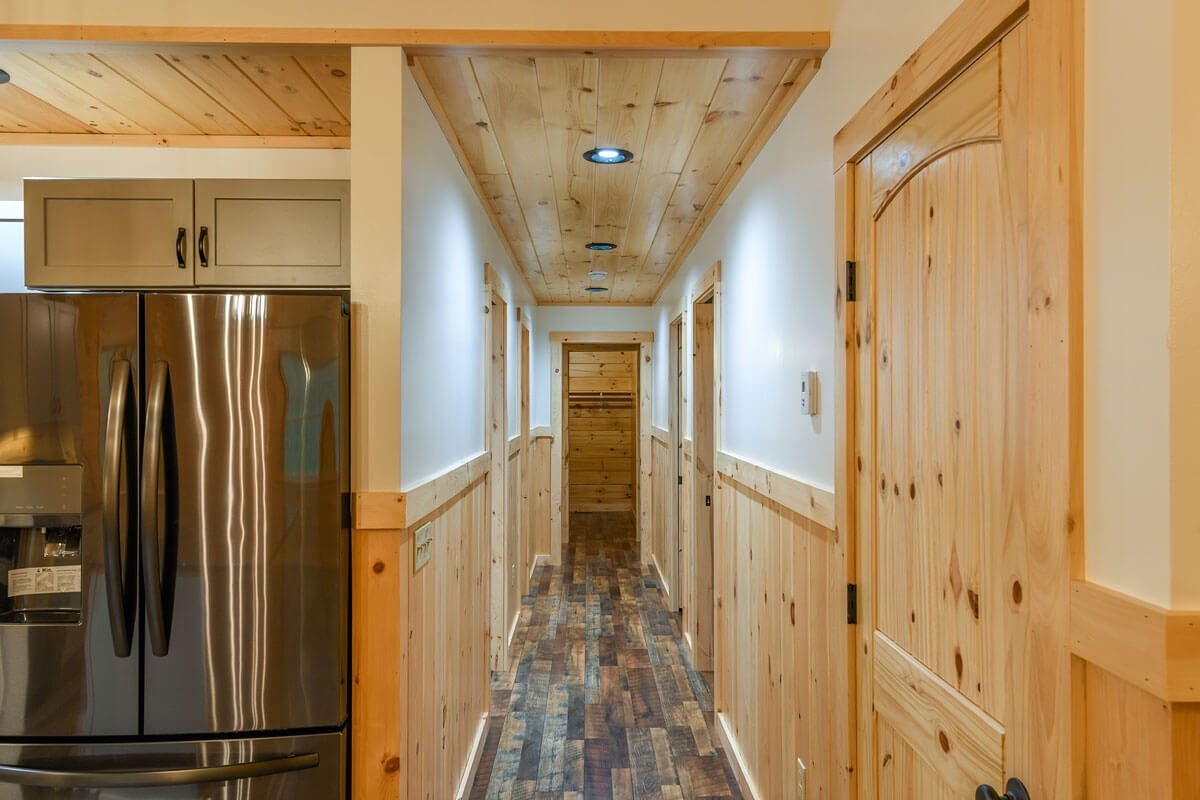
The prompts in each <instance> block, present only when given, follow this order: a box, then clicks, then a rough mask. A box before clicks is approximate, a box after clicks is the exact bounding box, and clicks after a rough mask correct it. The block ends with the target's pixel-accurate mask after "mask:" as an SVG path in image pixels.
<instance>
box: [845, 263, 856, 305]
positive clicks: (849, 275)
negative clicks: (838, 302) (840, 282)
mask: <svg viewBox="0 0 1200 800" xmlns="http://www.w3.org/2000/svg"><path fill="white" fill-rule="evenodd" d="M857 272H858V262H857V261H847V262H846V302H847V303H853V302H854V301H856V300H858V275H857V274H856V273H857Z"/></svg>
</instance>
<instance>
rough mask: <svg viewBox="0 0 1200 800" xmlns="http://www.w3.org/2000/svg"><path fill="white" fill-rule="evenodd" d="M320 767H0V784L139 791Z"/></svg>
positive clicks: (311, 760) (281, 762)
mask: <svg viewBox="0 0 1200 800" xmlns="http://www.w3.org/2000/svg"><path fill="white" fill-rule="evenodd" d="M320 763H321V757H320V756H319V755H317V754H316V753H299V754H296V755H288V756H273V757H270V758H263V759H258V760H254V761H243V762H239V763H236V764H223V765H220V766H215V767H184V768H181V769H150V770H121V771H111V772H110V771H107V770H97V771H93V770H70V769H42V768H34V767H21V766H16V765H11V764H0V784H5V783H10V784H16V785H18V786H44V787H49V788H54V789H75V788H85V787H86V788H102V789H114V788H123V789H124V788H138V787H148V786H190V785H193V784H199V783H213V782H216V781H236V780H242V779H244V778H261V777H265V776H267V775H278V774H280V773H282V772H298V771H300V770H303V769H312V768H313V767H316V766H318V765H319V764H320Z"/></svg>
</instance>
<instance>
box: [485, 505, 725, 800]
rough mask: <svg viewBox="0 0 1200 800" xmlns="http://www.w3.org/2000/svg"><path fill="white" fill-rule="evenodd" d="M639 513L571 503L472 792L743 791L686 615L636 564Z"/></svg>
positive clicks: (535, 590) (504, 682)
mask: <svg viewBox="0 0 1200 800" xmlns="http://www.w3.org/2000/svg"><path fill="white" fill-rule="evenodd" d="M634 537H635V534H634V520H633V515H632V514H572V516H571V539H570V541H569V542H568V543H567V545H566V547H565V548H564V553H563V566H562V567H561V568H552V567H540V568H539V569H538V572H537V574H536V575H535V577H534V582H533V586H532V589H531V591H532V594H531V595H530V596H529V597H526V598H525V599H524V601H523V606H522V610H521V621H520V623H519V625H518V626H517V632H516V635H515V637H514V640H513V661H512V668H511V669H510V670H509V671H508V672H506V673H494V674H493V676H492V708H491V715H490V717H489V720H488V731H487V739H486V742H485V744H484V751H483V755H482V757H481V761H480V765H479V771H478V773H477V774H476V778H475V784H474V786H473V787H472V791H471V795H470V796H471V797H472V798H478V799H479V800H499V798H534V799H535V800H541V799H542V798H563V799H564V800H584V798H586V800H592V798H637V799H638V800H641V799H642V798H647V799H649V798H653V799H654V800H660V798H661V799H662V800H672V799H673V798H706V797H739V798H740V797H741V795H740V793H739V792H738V789H737V783H736V781H735V780H734V777H733V773H732V772H731V771H730V767H729V762H728V761H727V760H726V758H725V754H724V752H723V751H722V750H721V747H720V744H719V742H718V740H717V736H716V733H715V731H714V729H713V714H712V698H711V695H710V693H709V688H708V687H709V685H710V684H709V683H708V682H706V678H705V676H701V675H700V674H698V673H696V672H695V671H694V670H693V669H692V668H691V667H690V666H689V665H688V664H687V663H686V659H685V657H684V651H683V642H682V639H681V637H680V631H679V619H678V615H677V614H674V613H671V612H670V611H668V609H667V608H666V606H665V605H664V603H663V599H662V595H661V593H660V592H659V591H658V588H657V585H656V584H655V582H654V581H653V580H652V579H651V578H650V577H649V576H647V575H644V574H643V573H642V571H641V569H640V568H639V567H638V564H637V554H636V549H635V547H636V542H635V538H634Z"/></svg>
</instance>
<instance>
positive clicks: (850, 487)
mask: <svg viewBox="0 0 1200 800" xmlns="http://www.w3.org/2000/svg"><path fill="white" fill-rule="evenodd" d="M1023 20H1027V22H1028V25H1029V37H1030V45H1029V53H1030V55H1029V65H1028V72H1029V81H1030V85H1031V86H1037V87H1038V90H1037V91H1035V92H1030V97H1029V109H1028V114H1029V126H1030V128H1029V133H1028V148H1029V151H1028V152H1029V183H1028V192H1029V196H1028V200H1029V229H1028V237H1027V241H1028V247H1029V250H1028V257H1029V270H1030V273H1031V275H1032V276H1033V278H1034V285H1035V289H1034V291H1036V292H1037V294H1038V297H1037V300H1038V302H1037V303H1036V304H1031V305H1030V310H1031V313H1030V315H1029V318H1028V324H1029V326H1030V328H1031V334H1030V342H1031V343H1032V345H1033V348H1034V350H1033V352H1031V353H1030V354H1029V358H1030V359H1031V364H1033V365H1036V367H1035V369H1034V370H1032V372H1033V374H1034V375H1035V377H1036V379H1037V380H1036V382H1035V383H1036V388H1037V392H1038V394H1037V397H1036V398H1035V400H1036V401H1038V402H1036V403H1035V405H1036V406H1037V407H1038V409H1039V411H1038V413H1037V414H1032V415H1031V417H1030V418H1031V420H1032V422H1031V425H1032V431H1033V432H1032V433H1031V441H1036V442H1037V450H1036V453H1035V455H1034V463H1035V465H1036V467H1035V469H1034V470H1031V472H1035V473H1036V475H1032V476H1027V478H1026V480H1027V485H1028V484H1029V483H1033V482H1037V483H1038V484H1039V491H1038V492H1037V494H1036V496H1037V498H1038V500H1039V502H1038V504H1037V505H1036V506H1033V507H1031V508H1030V509H1029V514H1028V517H1027V519H1026V527H1027V529H1028V532H1029V550H1030V551H1031V552H1033V553H1036V555H1037V558H1036V559H1033V558H1031V559H1030V574H1029V576H1028V584H1029V585H1030V587H1031V588H1035V587H1036V590H1035V591H1028V592H1026V594H1027V597H1028V604H1029V612H1028V613H1029V620H1030V624H1029V632H1030V638H1031V641H1030V644H1029V647H1027V648H1025V649H1024V651H1023V652H1025V653H1026V662H1025V664H1018V665H1017V666H1016V668H1017V669H1026V670H1027V671H1028V674H1029V675H1030V694H1031V695H1033V696H1036V697H1037V701H1036V702H1030V704H1029V706H1028V708H1027V709H1026V710H1027V714H1026V715H1025V719H1024V720H1018V721H1017V722H1016V723H1015V725H1016V727H1014V728H1013V729H1011V730H1010V731H1009V737H1008V742H1010V743H1011V744H1009V745H1008V746H1007V747H1006V751H1007V752H1010V753H1015V755H1013V756H1010V758H1013V759H1016V763H1015V768H1016V769H1018V770H1019V771H1020V773H1021V774H1019V775H1016V776H1015V777H1020V778H1021V779H1022V780H1023V781H1024V782H1025V783H1026V785H1027V786H1028V788H1029V790H1030V792H1031V793H1032V794H1033V796H1035V797H1064V798H1067V797H1072V796H1075V797H1080V796H1082V785H1081V783H1080V781H1081V776H1082V774H1083V770H1082V765H1083V757H1084V754H1083V752H1082V750H1083V748H1080V747H1073V746H1072V739H1073V735H1074V733H1075V731H1073V729H1072V726H1073V724H1074V723H1075V722H1076V719H1075V717H1076V715H1078V714H1079V713H1080V711H1081V709H1082V687H1081V683H1080V675H1079V674H1077V673H1078V671H1077V670H1074V669H1073V663H1072V659H1071V655H1070V647H1069V645H1070V637H1069V588H1070V580H1071V578H1072V577H1074V578H1080V577H1082V575H1083V556H1082V553H1083V525H1082V524H1081V523H1082V485H1083V483H1082V459H1081V458H1080V454H1081V443H1082V245H1081V242H1082V235H1081V228H1082V200H1081V197H1082V192H1081V180H1082V179H1081V175H1082V138H1081V130H1082V127H1081V118H1082V116H1081V108H1082V75H1083V70H1082V42H1083V12H1082V4H1081V2H1080V0H966V1H965V2H964V3H962V5H960V6H959V7H958V8H957V9H956V10H955V11H954V12H953V13H952V14H951V15H950V16H949V17H948V18H947V19H946V21H945V22H944V23H943V24H942V25H941V26H940V27H939V28H938V29H937V30H936V31H935V32H934V33H933V34H932V36H931V37H930V38H929V39H927V40H926V41H925V42H924V43H923V44H922V45H921V46H920V47H919V48H918V50H917V52H916V53H915V54H914V55H913V56H912V57H911V58H909V59H908V60H907V61H906V62H905V63H904V65H903V66H901V68H900V69H899V70H897V71H896V73H895V74H894V75H893V76H892V77H890V78H889V79H888V80H887V81H885V82H884V84H883V85H882V86H881V87H880V89H879V90H878V91H876V93H875V94H874V95H873V96H872V97H871V99H870V100H869V101H868V102H867V103H866V104H865V105H864V106H863V107H862V109H860V110H859V112H858V113H857V114H855V115H854V116H853V117H852V118H851V120H850V122H848V123H847V124H846V125H845V127H843V128H842V129H841V131H839V132H838V134H837V135H836V136H835V139H834V168H835V170H834V187H835V192H834V205H835V253H834V269H835V275H836V285H837V291H836V295H835V325H836V336H837V341H840V342H842V343H843V348H842V349H843V352H844V357H843V358H839V359H836V360H835V376H834V398H835V403H836V412H835V414H834V417H835V427H834V439H835V487H836V488H835V498H836V501H835V502H836V508H835V514H836V526H837V531H839V532H843V533H844V534H845V535H846V544H847V552H846V559H847V572H848V578H847V579H848V581H849V583H851V584H857V586H858V596H857V601H858V602H857V615H858V616H857V622H858V624H857V625H851V626H850V627H849V636H848V637H847V639H848V642H847V644H848V647H849V650H850V655H851V664H850V669H851V672H852V674H854V675H855V677H856V681H855V683H856V684H857V685H856V686H852V687H851V690H850V693H849V694H850V696H849V698H848V703H849V706H848V723H849V724H848V727H849V729H850V732H851V743H850V746H851V752H852V753H855V754H856V761H857V768H856V769H855V770H854V771H853V772H852V773H851V795H852V796H858V797H863V798H868V797H871V796H872V794H871V792H872V789H873V788H874V775H875V769H874V765H875V752H874V749H875V748H874V736H873V733H872V732H873V731H874V723H873V717H872V710H871V701H872V694H873V687H872V680H873V670H874V666H873V656H874V651H873V647H872V642H871V639H872V636H871V633H872V630H873V628H874V622H873V619H872V614H873V608H874V606H873V603H874V586H873V581H874V574H873V571H872V557H873V548H874V539H873V531H872V530H871V527H870V525H869V524H863V525H861V526H860V524H859V517H860V514H861V512H862V511H863V510H865V508H866V506H867V505H868V504H869V503H870V501H871V498H872V497H873V494H874V493H873V488H874V487H873V478H871V479H870V480H871V481H872V486H867V485H865V483H863V480H864V479H865V471H864V469H863V458H864V450H863V449H862V447H860V443H859V441H858V431H859V430H860V429H863V430H866V428H865V427H864V426H865V424H866V422H868V421H869V420H868V417H867V416H866V415H867V414H869V413H870V410H871V407H872V405H871V403H872V398H870V397H867V396H866V395H867V394H870V393H871V392H872V386H873V384H869V383H868V382H867V381H866V380H865V378H864V379H863V380H860V375H862V374H863V373H861V372H860V370H863V369H864V368H866V369H869V368H870V366H871V365H870V364H866V363H860V360H859V350H860V349H861V348H865V347H867V346H869V344H870V341H871V334H872V328H873V325H872V323H873V318H872V311H873V309H872V308H871V306H870V303H869V293H860V292H861V290H863V289H864V287H869V286H870V280H871V276H870V275H868V274H865V270H864V271H862V272H860V273H859V274H857V275H856V276H855V284H856V286H855V289H856V296H855V298H853V299H851V298H850V296H849V295H848V292H847V290H848V288H849V278H848V265H849V264H850V263H852V262H855V261H857V260H859V256H858V254H856V253H855V228H854V221H855V208H856V206H855V198H854V186H855V180H854V178H855V169H856V167H857V164H858V162H859V161H861V160H862V159H863V158H864V157H865V156H866V155H868V154H869V153H870V152H871V151H872V150H873V149H874V148H875V147H876V146H877V145H878V144H879V143H880V142H882V141H883V140H884V139H885V138H886V137H887V136H888V135H889V134H890V133H891V132H892V131H894V130H896V129H897V128H898V127H899V126H900V125H901V124H903V123H904V122H905V121H906V120H907V119H909V118H910V117H911V116H912V115H913V114H915V113H916V112H917V111H918V110H919V109H920V108H921V107H922V106H923V105H924V104H925V103H926V102H927V101H928V100H930V99H932V98H933V97H934V96H935V95H936V94H937V93H938V92H940V91H941V89H943V88H944V87H945V86H947V85H948V84H949V83H950V82H951V81H953V80H954V79H955V78H956V77H957V76H958V75H960V74H961V73H962V72H963V71H964V70H965V69H966V68H967V67H968V66H969V65H970V64H972V63H973V62H974V61H975V59H976V58H977V57H978V56H980V55H981V54H983V53H984V52H985V51H986V50H988V49H989V48H990V47H991V46H993V45H994V44H996V43H997V42H999V41H1000V40H1001V39H1002V38H1003V36H1004V35H1005V34H1006V33H1008V32H1009V31H1010V30H1012V28H1013V27H1015V25H1016V24H1017V23H1019V22H1021V21H1023ZM860 384H861V385H860ZM1039 476H1040V478H1039ZM860 500H861V501H862V503H863V507H862V508H860V506H859V503H860ZM856 733H857V734H858V735H857V736H856V735H855V734H856ZM856 739H857V741H855V740H856ZM1022 762H1023V763H1022ZM1013 766H1014V762H1013V761H1009V763H1008V764H1007V765H1006V768H1007V767H1013ZM1009 772H1010V775H1006V776H1005V777H1014V776H1013V775H1011V772H1012V770H1011V769H1010V770H1009Z"/></svg>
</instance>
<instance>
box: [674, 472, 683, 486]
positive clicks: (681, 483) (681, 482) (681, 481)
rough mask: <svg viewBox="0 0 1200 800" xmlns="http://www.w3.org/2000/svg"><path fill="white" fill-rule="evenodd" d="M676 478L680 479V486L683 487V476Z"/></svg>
mask: <svg viewBox="0 0 1200 800" xmlns="http://www.w3.org/2000/svg"><path fill="white" fill-rule="evenodd" d="M676 477H678V478H679V485H680V486H683V476H682V475H678V476H676Z"/></svg>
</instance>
